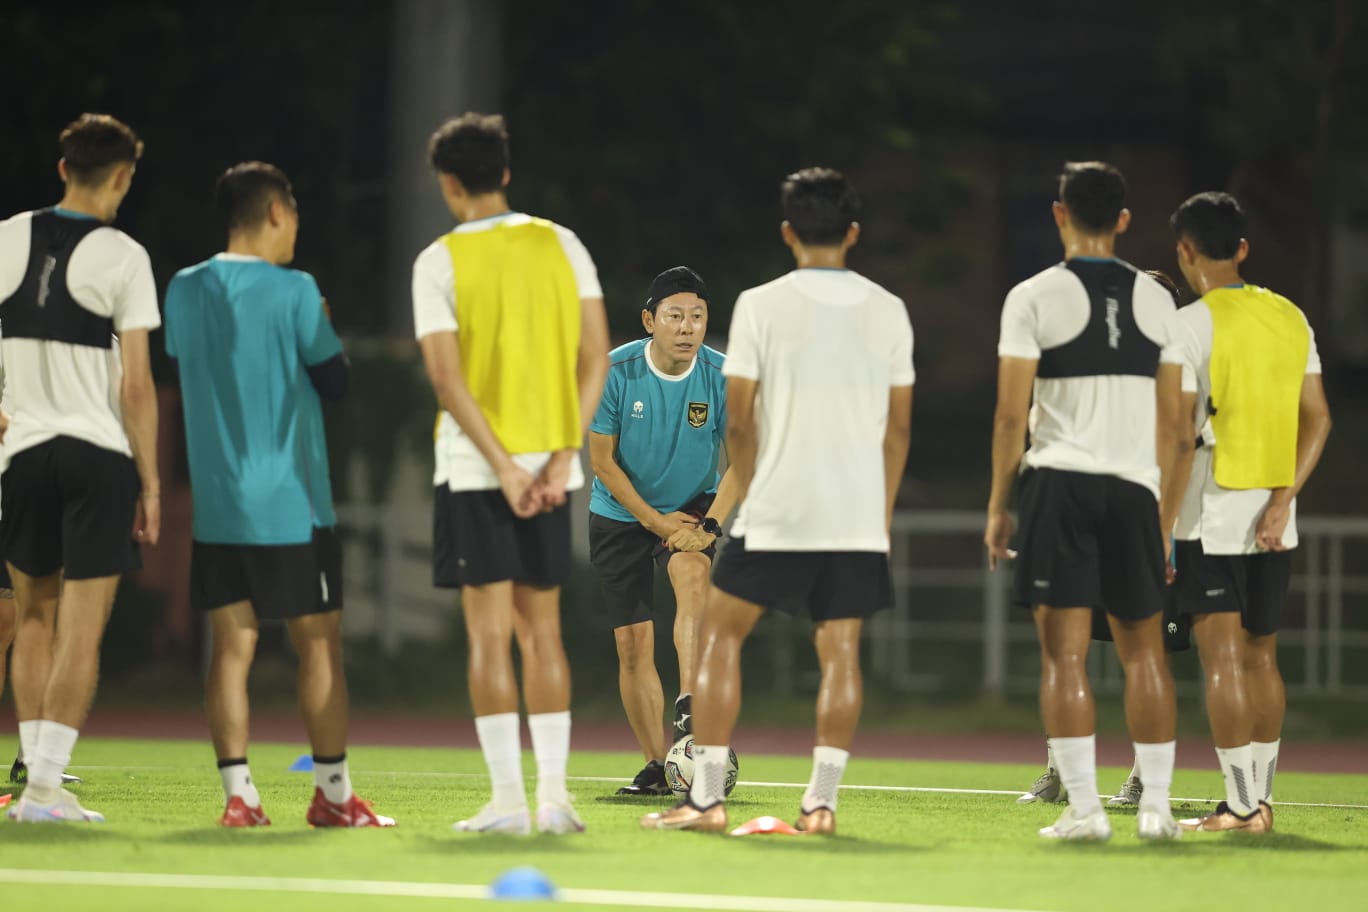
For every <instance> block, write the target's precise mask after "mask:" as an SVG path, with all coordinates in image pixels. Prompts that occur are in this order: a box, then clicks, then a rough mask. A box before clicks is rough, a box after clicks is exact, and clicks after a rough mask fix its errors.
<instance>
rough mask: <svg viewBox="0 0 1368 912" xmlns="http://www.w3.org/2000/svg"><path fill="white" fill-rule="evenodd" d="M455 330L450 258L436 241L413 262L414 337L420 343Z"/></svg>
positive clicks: (454, 298) (444, 248) (442, 246)
mask: <svg viewBox="0 0 1368 912" xmlns="http://www.w3.org/2000/svg"><path fill="white" fill-rule="evenodd" d="M457 329H458V327H457V324H456V282H455V277H454V276H453V275H452V271H451V255H450V254H449V253H448V252H447V249H446V245H445V244H443V243H442V242H441V241H436V242H434V243H432V244H429V245H428V247H427V248H426V249H425V250H424V251H423V252H422V253H420V254H418V259H416V260H414V261H413V335H414V338H415V339H421V338H423V337H424V336H430V335H432V334H433V333H438V332H456V330H457Z"/></svg>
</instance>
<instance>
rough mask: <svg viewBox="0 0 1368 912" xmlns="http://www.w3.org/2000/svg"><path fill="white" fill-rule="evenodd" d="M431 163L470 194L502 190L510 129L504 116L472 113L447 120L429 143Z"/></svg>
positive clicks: (429, 159)
mask: <svg viewBox="0 0 1368 912" xmlns="http://www.w3.org/2000/svg"><path fill="white" fill-rule="evenodd" d="M428 161H430V162H431V163H432V167H434V168H436V169H437V170H438V171H440V172H441V173H443V174H450V175H451V176H453V177H455V178H456V179H457V180H459V181H460V182H461V186H463V187H465V189H466V192H467V193H471V194H476V193H493V192H494V191H496V190H502V189H503V175H504V171H506V170H508V127H507V126H505V124H504V119H503V115H502V114H477V113H476V112H474V111H469V112H467V113H465V114H462V115H461V116H460V117H453V118H452V119H451V120H448V121H447V122H446V123H444V124H442V125H441V126H440V127H438V128H437V132H436V133H433V134H432V138H431V139H430V140H428Z"/></svg>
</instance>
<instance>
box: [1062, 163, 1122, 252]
mask: <svg viewBox="0 0 1368 912" xmlns="http://www.w3.org/2000/svg"><path fill="white" fill-rule="evenodd" d="M1059 201H1060V202H1061V203H1063V204H1064V208H1066V209H1068V210H1069V215H1070V216H1072V217H1073V220H1074V221H1075V222H1077V223H1078V224H1079V226H1080V227H1081V228H1083V230H1084V231H1085V232H1086V233H1088V234H1111V233H1113V232H1115V231H1116V220H1117V219H1119V218H1120V217H1121V210H1122V209H1124V208H1126V178H1125V177H1124V176H1123V175H1122V174H1121V172H1120V171H1119V170H1117V168H1116V167H1115V166H1114V165H1109V164H1107V163H1106V162H1100V161H1088V162H1065V163H1064V171H1063V172H1062V173H1061V174H1060V175H1059Z"/></svg>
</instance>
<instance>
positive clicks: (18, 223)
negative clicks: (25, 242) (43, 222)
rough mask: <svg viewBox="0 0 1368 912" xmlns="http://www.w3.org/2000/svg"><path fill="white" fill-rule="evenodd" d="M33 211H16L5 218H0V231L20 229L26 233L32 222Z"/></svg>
mask: <svg viewBox="0 0 1368 912" xmlns="http://www.w3.org/2000/svg"><path fill="white" fill-rule="evenodd" d="M33 216H34V211H33V210H32V209H30V210H28V211H26V212H16V213H14V215H11V216H10V217H9V218H7V219H3V220H0V233H5V234H8V233H9V232H11V231H22V232H25V233H27V232H28V231H29V228H30V227H31V226H32V224H33Z"/></svg>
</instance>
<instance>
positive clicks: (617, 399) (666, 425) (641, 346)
mask: <svg viewBox="0 0 1368 912" xmlns="http://www.w3.org/2000/svg"><path fill="white" fill-rule="evenodd" d="M650 341H651V340H650V339H639V340H637V341H636V342H629V343H627V344H626V345H623V346H621V347H619V348H616V349H614V350H613V351H612V353H611V354H610V355H609V362H610V366H609V368H608V381H607V383H605V384H604V387H603V398H601V399H600V400H599V407H598V411H597V412H595V413H594V421H593V423H592V424H590V425H589V430H590V431H592V432H593V433H595V434H606V435H609V436H615V437H617V439H618V442H617V463H618V465H619V466H621V467H622V470H623V471H624V472H625V473H626V474H627V478H628V479H630V480H631V482H632V487H634V488H636V492H637V493H638V494H640V495H641V497H642V499H643V500H645V501H646V502H647V503H648V504H650V505H651V506H652V507H654V508H655V509H656V510H658V511H660V512H661V513H670V512H673V511H675V510H678V509H679V508H681V507H683V506H685V505H686V504H688V503H689V502H690V501H692V500H693V499H694V498H695V497H697V496H698V495H700V494H705V493H710V492H713V491H716V490H717V481H718V476H717V461H718V460H717V457H718V454H719V453H720V452H721V449H722V444H723V442H724V440H725V436H726V431H727V381H726V378H725V377H723V376H722V361H723V357H722V353H721V352H719V351H717V350H715V349H712V348H709V347H708V346H706V345H704V346H701V347H700V348H699V349H698V355H697V356H696V357H695V358H694V363H693V366H692V367H691V368H690V369H689V371H688V372H687V373H685V374H683V375H681V376H679V377H671V376H669V375H668V374H664V373H662V372H660V371H659V370H658V369H656V367H655V366H654V365H653V364H651V363H650V356H649V353H648V352H647V345H648V344H649V343H650ZM589 511H590V512H591V513H597V514H598V515H600V516H604V517H607V518H608V519H615V520H617V521H618V522H636V518H635V517H634V516H632V514H631V513H629V512H627V508H626V507H624V506H623V505H622V504H620V503H618V501H617V498H615V497H613V495H612V494H610V493H609V492H608V489H607V488H606V487H604V486H603V482H601V481H599V480H598V479H597V478H595V479H594V488H593V493H592V495H591V496H590V498H589Z"/></svg>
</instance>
